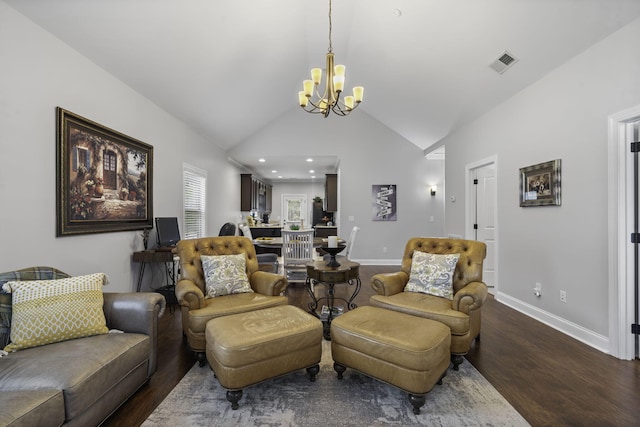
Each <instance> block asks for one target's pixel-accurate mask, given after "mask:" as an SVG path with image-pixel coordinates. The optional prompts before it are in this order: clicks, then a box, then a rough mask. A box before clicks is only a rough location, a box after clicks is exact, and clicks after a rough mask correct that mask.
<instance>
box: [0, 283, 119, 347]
mask: <svg viewBox="0 0 640 427" xmlns="http://www.w3.org/2000/svg"><path fill="white" fill-rule="evenodd" d="M105 284H106V275H105V274H104V273H96V274H89V275H86V276H76V277H69V278H67V279H59V280H33V281H19V282H7V283H5V284H4V286H3V289H4V291H5V292H8V293H11V299H12V304H13V316H12V322H11V323H12V324H11V342H10V343H9V344H8V345H7V346H6V347H5V348H4V350H5V351H8V352H12V351H16V350H22V349H25V348H29V347H37V346H40V345H44V344H50V343H54V342H59V341H65V340H70V339H73V338H80V337H87V336H91V335H98V334H106V333H107V332H109V330H108V329H107V322H106V320H105V317H104V311H103V309H102V305H103V301H104V300H103V296H102V286H103V285H105Z"/></svg>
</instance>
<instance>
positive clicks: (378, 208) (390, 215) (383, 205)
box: [371, 184, 398, 221]
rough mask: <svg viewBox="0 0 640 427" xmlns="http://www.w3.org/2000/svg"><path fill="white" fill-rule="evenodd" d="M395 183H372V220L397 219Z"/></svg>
mask: <svg viewBox="0 0 640 427" xmlns="http://www.w3.org/2000/svg"><path fill="white" fill-rule="evenodd" d="M396 190H397V189H396V186H395V184H389V185H372V186H371V196H372V207H373V217H372V218H371V219H372V220H373V221H396V220H397V219H398V214H397V212H398V207H397V201H396V200H397V199H396V195H397V191H396Z"/></svg>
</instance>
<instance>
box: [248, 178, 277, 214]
mask: <svg viewBox="0 0 640 427" xmlns="http://www.w3.org/2000/svg"><path fill="white" fill-rule="evenodd" d="M271 194H272V188H271V185H269V184H267V183H265V182H264V181H262V180H260V179H258V178H256V177H254V176H253V175H251V174H249V173H243V174H240V211H241V212H249V211H257V212H258V214H259V215H262V214H263V213H265V212H271Z"/></svg>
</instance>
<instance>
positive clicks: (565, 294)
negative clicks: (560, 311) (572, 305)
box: [560, 291, 567, 302]
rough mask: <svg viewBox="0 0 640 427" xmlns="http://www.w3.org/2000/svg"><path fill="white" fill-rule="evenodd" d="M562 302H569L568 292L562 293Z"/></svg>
mask: <svg viewBox="0 0 640 427" xmlns="http://www.w3.org/2000/svg"><path fill="white" fill-rule="evenodd" d="M560 301H562V302H567V291H560Z"/></svg>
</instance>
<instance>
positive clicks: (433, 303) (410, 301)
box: [370, 237, 488, 370]
mask: <svg viewBox="0 0 640 427" xmlns="http://www.w3.org/2000/svg"><path fill="white" fill-rule="evenodd" d="M413 251H422V252H427V253H432V254H457V253H459V254H460V258H459V259H458V263H457V264H456V269H455V272H454V275H453V292H454V295H453V301H450V300H448V299H446V298H441V297H436V296H432V295H428V294H423V293H417V292H403V291H404V287H405V285H406V284H407V282H408V281H409V275H410V274H411V261H412V257H413ZM486 251H487V247H486V245H485V244H484V243H482V242H477V241H475V240H462V239H446V238H432V237H414V238H412V239H410V240H409V241H408V242H407V245H406V247H405V250H404V255H403V257H402V265H401V267H400V271H398V272H396V273H383V274H376V275H374V276H373V277H372V278H371V286H372V287H373V289H374V290H375V291H376V293H377V295H374V296H372V297H371V300H370V302H371V305H373V306H376V307H382V308H386V309H389V310H395V311H399V312H403V313H407V314H411V315H414V316H420V317H424V318H427V319H432V320H437V321H439V322H441V323H443V324H445V325H447V326H448V327H449V329H451V361H452V362H453V369H455V370H458V366H459V365H460V363H462V361H463V360H464V359H463V357H462V356H463V355H465V354H467V352H468V351H469V349H470V348H471V342H472V341H473V339H474V338H477V339H480V308H481V307H482V304H483V303H484V300H485V298H486V297H487V292H488V291H487V285H485V284H484V282H482V263H483V261H484V258H485V256H486Z"/></svg>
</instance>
